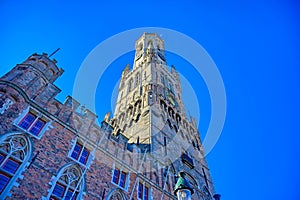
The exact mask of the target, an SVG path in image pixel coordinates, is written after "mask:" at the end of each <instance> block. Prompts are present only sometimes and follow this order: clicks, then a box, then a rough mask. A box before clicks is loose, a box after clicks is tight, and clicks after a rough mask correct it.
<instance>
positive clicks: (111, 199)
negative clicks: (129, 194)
mask: <svg viewBox="0 0 300 200" xmlns="http://www.w3.org/2000/svg"><path fill="white" fill-rule="evenodd" d="M106 200H126V198H125V195H124V193H123V191H122V190H120V189H118V188H116V189H113V190H112V191H110V192H109V194H108V196H107V198H106Z"/></svg>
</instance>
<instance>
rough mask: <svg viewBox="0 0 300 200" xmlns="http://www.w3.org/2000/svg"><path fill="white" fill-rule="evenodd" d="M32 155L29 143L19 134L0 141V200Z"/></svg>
mask: <svg viewBox="0 0 300 200" xmlns="http://www.w3.org/2000/svg"><path fill="white" fill-rule="evenodd" d="M31 154H32V150H31V143H30V142H29V139H28V137H27V136H25V135H23V134H21V133H11V134H7V135H3V136H2V137H1V139H0V199H4V198H5V197H6V196H7V195H8V193H9V191H10V189H11V188H12V187H13V186H14V184H15V180H16V179H17V178H18V176H19V175H20V174H21V172H22V171H23V170H24V167H25V165H26V164H27V163H28V160H29V158H30V156H31Z"/></svg>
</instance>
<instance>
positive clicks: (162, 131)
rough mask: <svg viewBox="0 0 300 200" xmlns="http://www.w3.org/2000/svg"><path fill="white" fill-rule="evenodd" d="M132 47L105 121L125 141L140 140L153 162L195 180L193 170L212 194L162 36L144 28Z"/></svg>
mask: <svg viewBox="0 0 300 200" xmlns="http://www.w3.org/2000/svg"><path fill="white" fill-rule="evenodd" d="M135 49H136V52H135V58H134V64H133V66H132V68H131V67H130V66H129V64H128V65H126V67H125V69H124V70H123V72H122V78H121V81H120V85H119V91H118V98H117V102H116V107H115V112H114V117H113V118H111V119H109V118H108V117H107V116H106V117H107V118H106V120H107V122H108V121H109V123H110V124H112V125H113V127H115V128H114V131H113V133H114V134H115V135H116V136H117V135H119V134H122V135H124V136H126V137H127V138H128V145H129V146H130V145H134V146H139V148H140V149H141V150H142V152H147V153H149V154H150V155H151V156H150V157H151V158H152V159H153V160H152V161H153V162H156V161H159V162H161V163H163V165H165V166H169V168H168V167H166V169H165V170H166V172H170V173H174V171H177V172H178V171H179V170H185V171H188V170H195V171H198V173H199V174H201V175H200V176H199V177H198V179H199V180H197V181H195V180H194V178H196V177H197V176H194V175H192V176H189V178H190V182H192V183H194V184H195V185H199V184H198V183H197V184H196V182H199V181H200V182H202V185H205V189H203V188H201V189H202V191H206V192H207V196H209V194H210V193H212V194H213V193H214V189H213V185H212V182H211V178H210V176H209V172H208V168H207V164H206V161H205V159H204V150H203V148H202V145H201V140H200V135H199V132H198V128H197V125H196V122H195V119H194V118H192V117H191V119H190V120H189V119H188V118H187V116H186V112H185V107H184V104H183V101H182V89H181V84H180V79H179V74H178V72H177V71H176V69H175V67H174V66H173V65H172V66H171V67H168V66H167V65H166V55H165V47H164V41H163V40H162V38H161V37H159V36H158V35H157V34H156V33H144V34H143V35H142V36H141V37H140V38H139V39H138V40H137V41H136V43H135ZM171 163H172V164H171ZM176 165H177V166H176ZM170 166H171V168H170ZM172 168H173V169H172ZM175 168H176V170H175ZM170 170H173V171H172V172H171V171H170ZM193 177H194V178H193ZM200 177H201V178H200ZM197 187H199V186H197ZM209 190H210V192H209ZM196 199H197V197H196Z"/></svg>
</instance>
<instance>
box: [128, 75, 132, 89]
mask: <svg viewBox="0 0 300 200" xmlns="http://www.w3.org/2000/svg"><path fill="white" fill-rule="evenodd" d="M132 89H133V79H132V78H131V79H130V80H129V82H128V92H130V91H131V90H132Z"/></svg>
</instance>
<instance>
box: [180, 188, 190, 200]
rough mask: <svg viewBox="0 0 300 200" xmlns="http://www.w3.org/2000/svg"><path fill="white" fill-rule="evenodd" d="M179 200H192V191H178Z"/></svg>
mask: <svg viewBox="0 0 300 200" xmlns="http://www.w3.org/2000/svg"><path fill="white" fill-rule="evenodd" d="M177 198H178V200H191V199H192V194H191V191H190V190H188V189H180V190H178V191H177Z"/></svg>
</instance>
